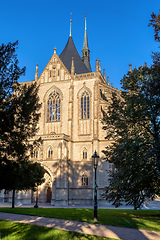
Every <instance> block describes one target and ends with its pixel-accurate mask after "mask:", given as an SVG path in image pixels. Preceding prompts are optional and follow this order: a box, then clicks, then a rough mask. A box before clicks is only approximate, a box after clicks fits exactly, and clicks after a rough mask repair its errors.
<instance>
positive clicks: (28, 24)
mask: <svg viewBox="0 0 160 240" xmlns="http://www.w3.org/2000/svg"><path fill="white" fill-rule="evenodd" d="M0 6H1V14H0V22H1V31H0V39H1V43H8V42H13V41H16V40H18V41H19V48H18V51H17V54H18V59H19V62H20V66H21V67H23V66H26V68H27V70H26V75H25V76H24V77H22V78H21V79H20V81H25V80H27V81H30V80H33V79H34V76H35V68H36V63H38V65H39V74H41V72H42V71H43V69H44V68H45V66H46V64H47V63H48V61H49V59H50V58H51V56H52V54H53V48H54V47H56V48H57V54H58V55H59V54H60V53H61V52H62V50H63V49H64V47H65V45H66V43H67V40H68V37H69V24H70V22H69V20H70V13H71V12H72V37H73V40H74V43H75V45H76V48H77V50H78V52H79V54H80V55H81V50H82V47H83V38H84V17H85V13H87V32H88V41H89V49H90V57H91V67H92V71H95V60H96V58H98V59H100V61H101V68H102V69H104V68H105V69H106V76H109V78H110V82H112V83H113V86H114V87H116V88H119V89H120V80H121V79H122V77H123V75H124V74H126V73H127V71H128V69H129V67H128V64H129V63H130V62H131V63H132V67H138V66H140V65H142V64H144V62H147V64H148V65H150V64H151V63H152V59H151V53H152V51H158V50H159V49H158V46H159V45H158V43H156V42H155V41H154V32H153V29H152V28H151V27H148V23H149V19H150V18H151V17H150V15H151V13H152V12H154V13H158V10H159V8H160V4H159V0H153V1H150V0H148V1H147V0H139V1H138V0H134V1H129V0H121V1H118V0H112V1H111V0H99V1H95V0H92V1H91V0H81V1H79V0H77V1H75V0H74V1H73V0H68V1H64V0H61V1H54V0H45V1H44V0H43V1H42V0H39V1H38V0H32V1H31V0H27V1H26V0H23V1H22V0H15V1H13V0H7V1H2V0H0Z"/></svg>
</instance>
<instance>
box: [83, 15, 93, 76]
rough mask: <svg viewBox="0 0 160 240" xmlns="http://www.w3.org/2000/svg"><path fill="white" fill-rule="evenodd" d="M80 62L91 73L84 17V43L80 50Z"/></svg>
mask: <svg viewBox="0 0 160 240" xmlns="http://www.w3.org/2000/svg"><path fill="white" fill-rule="evenodd" d="M82 60H83V62H84V64H85V65H86V67H87V68H88V70H89V71H90V72H91V71H92V70H91V65H90V51H89V47H88V37H87V18H86V16H85V30H84V41H83V49H82Z"/></svg>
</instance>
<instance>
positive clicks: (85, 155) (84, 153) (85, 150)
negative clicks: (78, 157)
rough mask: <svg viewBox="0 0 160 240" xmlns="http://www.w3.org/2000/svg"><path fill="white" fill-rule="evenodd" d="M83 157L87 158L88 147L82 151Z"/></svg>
mask: <svg viewBox="0 0 160 240" xmlns="http://www.w3.org/2000/svg"><path fill="white" fill-rule="evenodd" d="M82 156H83V159H87V149H86V148H84V149H83V152H82Z"/></svg>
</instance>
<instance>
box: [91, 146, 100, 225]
mask: <svg viewBox="0 0 160 240" xmlns="http://www.w3.org/2000/svg"><path fill="white" fill-rule="evenodd" d="M92 159H93V166H94V173H95V177H94V182H95V186H94V187H95V188H94V221H95V222H97V166H98V159H99V156H98V155H97V152H96V151H95V152H94V154H93V156H92Z"/></svg>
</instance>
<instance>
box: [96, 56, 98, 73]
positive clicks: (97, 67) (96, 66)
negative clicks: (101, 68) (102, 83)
mask: <svg viewBox="0 0 160 240" xmlns="http://www.w3.org/2000/svg"><path fill="white" fill-rule="evenodd" d="M96 72H98V59H96Z"/></svg>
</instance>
